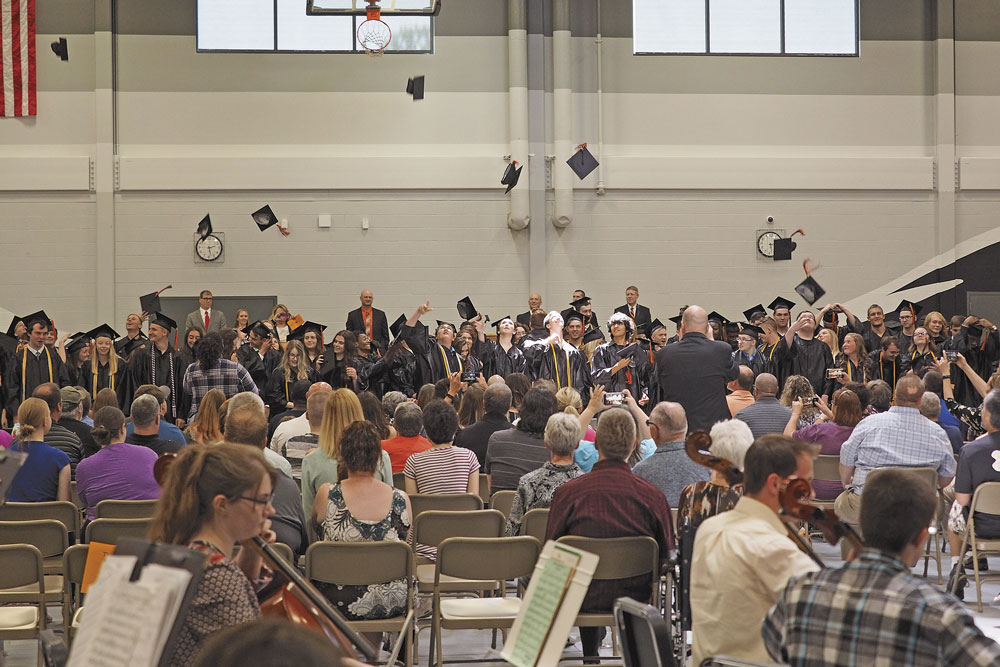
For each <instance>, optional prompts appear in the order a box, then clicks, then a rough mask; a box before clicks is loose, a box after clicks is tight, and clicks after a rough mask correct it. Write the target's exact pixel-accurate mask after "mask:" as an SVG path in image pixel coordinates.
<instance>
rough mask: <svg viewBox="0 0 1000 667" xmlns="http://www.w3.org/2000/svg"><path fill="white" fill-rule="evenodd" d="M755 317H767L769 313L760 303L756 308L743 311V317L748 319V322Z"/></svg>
mask: <svg viewBox="0 0 1000 667" xmlns="http://www.w3.org/2000/svg"><path fill="white" fill-rule="evenodd" d="M754 315H767V311H766V310H764V306H763V305H761V304H759V303H758V304H757V305H756V306H754V307H752V308H747V309H746V310H744V311H743V316H744V317H745V318H747V321H748V322H749V321H750V320H752V319H753V318H754Z"/></svg>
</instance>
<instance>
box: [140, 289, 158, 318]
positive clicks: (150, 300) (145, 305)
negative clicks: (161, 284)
mask: <svg viewBox="0 0 1000 667" xmlns="http://www.w3.org/2000/svg"><path fill="white" fill-rule="evenodd" d="M139 308H140V309H141V310H140V312H143V313H158V312H160V293H159V292H153V293H152V294H144V295H142V296H140V297H139Z"/></svg>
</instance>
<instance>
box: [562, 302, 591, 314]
mask: <svg viewBox="0 0 1000 667" xmlns="http://www.w3.org/2000/svg"><path fill="white" fill-rule="evenodd" d="M569 305H571V306H573V308H575V309H576V310H580V309H581V308H583V307H584V306H589V305H590V297H589V296H581V297H580V298H579V299H577V300H576V301H570V302H569ZM563 319H566V318H563Z"/></svg>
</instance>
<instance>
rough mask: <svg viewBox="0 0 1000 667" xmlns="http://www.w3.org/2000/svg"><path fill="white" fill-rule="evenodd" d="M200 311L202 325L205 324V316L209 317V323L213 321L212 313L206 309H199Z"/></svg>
mask: <svg viewBox="0 0 1000 667" xmlns="http://www.w3.org/2000/svg"><path fill="white" fill-rule="evenodd" d="M198 310H200V311H201V321H202V323H204V322H205V315H208V321H209V322H211V321H212V311H210V310H205V309H204V308H199V309H198Z"/></svg>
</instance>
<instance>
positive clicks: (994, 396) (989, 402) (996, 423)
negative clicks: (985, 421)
mask: <svg viewBox="0 0 1000 667" xmlns="http://www.w3.org/2000/svg"><path fill="white" fill-rule="evenodd" d="M983 412H987V413H989V418H990V425H991V426H992V427H993V428H994V429H1000V389H991V390H990V393H988V394H986V398H984V399H983Z"/></svg>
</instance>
